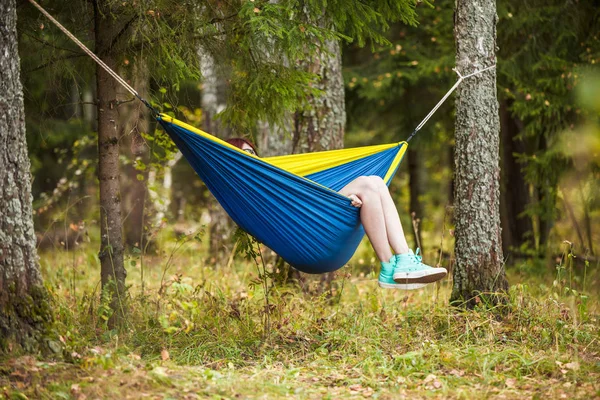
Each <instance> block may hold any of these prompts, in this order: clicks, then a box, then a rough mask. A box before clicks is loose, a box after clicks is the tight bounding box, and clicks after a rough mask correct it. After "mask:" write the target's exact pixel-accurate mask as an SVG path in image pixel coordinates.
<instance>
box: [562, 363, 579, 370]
mask: <svg viewBox="0 0 600 400" xmlns="http://www.w3.org/2000/svg"><path fill="white" fill-rule="evenodd" d="M565 367H567V369H572V370H573V371H577V370H578V369H579V363H578V362H577V361H573V362H570V363H567V364H565Z"/></svg>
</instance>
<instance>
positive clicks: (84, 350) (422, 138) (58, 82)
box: [0, 0, 600, 398]
mask: <svg viewBox="0 0 600 400" xmlns="http://www.w3.org/2000/svg"><path fill="white" fill-rule="evenodd" d="M174 4H175V3H169V2H164V3H163V2H157V3H151V2H144V1H138V2H135V1H133V2H106V4H105V7H106V8H105V9H104V10H103V9H102V7H99V8H94V7H92V6H91V5H90V3H88V2H79V1H77V2H61V1H57V2H52V4H43V5H44V6H45V7H47V8H48V10H49V11H50V12H51V14H53V15H54V16H56V17H57V18H58V19H59V20H60V21H62V22H63V23H64V24H65V25H66V26H67V28H68V29H70V30H71V31H72V32H73V33H74V34H75V35H76V36H77V37H79V38H80V39H81V40H83V41H84V42H86V43H89V44H90V47H92V48H93V47H94V46H93V45H92V44H94V42H95V41H96V42H95V43H96V46H98V43H100V44H101V43H102V41H100V42H98V38H97V37H95V36H94V34H95V32H96V34H97V32H99V29H104V33H107V37H108V39H107V40H109V41H110V42H111V45H110V46H109V47H107V49H110V51H109V50H105V52H106V53H105V54H108V55H109V56H110V57H111V59H112V61H113V66H114V68H115V70H116V71H117V72H118V73H119V74H121V75H122V76H124V77H125V78H126V79H127V80H128V81H129V82H130V83H131V84H132V85H133V86H134V87H135V88H136V89H137V90H138V91H139V92H140V93H141V94H142V95H143V96H144V97H146V98H147V99H148V100H150V102H151V104H152V105H153V106H154V107H156V108H158V109H160V110H162V111H163V112H166V113H172V114H173V115H175V116H176V117H178V118H181V119H183V120H186V121H187V122H189V123H190V124H192V125H196V126H199V127H203V129H205V130H207V131H208V132H210V133H213V134H216V135H218V136H220V137H231V136H246V137H249V138H251V139H252V140H253V141H254V142H256V143H257V144H258V147H259V150H260V152H261V154H264V155H275V154H287V153H292V152H306V151H316V150H322V149H329V148H338V147H341V146H342V145H343V146H344V147H353V146H362V145H369V144H381V143H391V142H394V141H400V140H405V139H406V138H407V137H408V136H409V135H410V133H411V132H412V131H413V129H414V128H415V127H416V126H417V124H418V123H419V122H420V121H421V119H422V118H423V117H424V116H425V115H426V114H427V113H428V112H429V110H430V109H431V108H432V107H433V106H434V105H435V104H436V103H437V101H438V100H439V99H440V98H441V97H442V96H443V95H444V94H445V93H446V91H447V90H448V89H449V88H450V87H451V86H452V85H453V84H454V82H455V80H456V74H455V73H454V72H453V70H452V68H453V67H454V65H455V43H454V35H453V29H454V18H453V16H454V2H449V1H437V2H433V3H426V2H423V3H413V2H378V1H377V2H373V4H372V5H371V6H370V7H366V6H365V8H364V9H360V8H356V9H352V10H353V11H352V12H349V11H348V8H346V7H347V4H346V3H344V2H331V3H330V4H329V5H328V6H327V12H323V8H322V7H319V6H322V5H321V4H320V3H319V2H306V3H305V5H304V8H303V9H302V10H303V12H304V14H297V15H296V16H297V18H296V19H294V18H290V16H291V15H292V14H291V13H292V11H290V10H291V9H292V4H294V2H283V1H282V2H260V1H258V0H257V1H250V2H243V3H237V2H206V3H205V4H197V5H196V4H193V3H190V4H188V3H177V4H178V5H174ZM353 4H354V3H353ZM357 4H360V3H358V2H357ZM390 4H391V6H390ZM115 9H118V10H117V11H115ZM94 10H95V11H96V13H94ZM99 11H100V14H103V15H111V18H109V19H112V25H110V26H108V27H107V26H103V25H102V24H101V23H100V24H99V23H98V12H99ZM296 11H297V10H296ZM17 12H18V24H19V25H18V28H17V32H18V35H19V36H18V37H19V55H20V58H21V80H22V82H23V86H24V94H25V98H24V99H25V112H26V114H25V115H26V125H27V144H28V151H29V156H30V159H31V164H32V165H31V173H32V176H33V183H32V185H33V188H32V190H33V201H34V222H35V229H36V235H37V237H38V251H39V254H40V267H41V270H42V276H43V277H44V279H45V282H46V286H47V287H48V288H49V290H50V292H51V294H52V296H53V298H54V300H53V301H54V303H53V304H54V305H55V306H56V318H57V328H56V330H55V334H54V336H53V338H52V339H49V342H48V343H49V347H50V348H52V347H55V348H56V349H57V350H56V354H55V355H54V356H52V357H50V358H48V357H47V356H46V357H45V358H42V359H40V360H37V359H32V358H28V357H21V358H11V359H7V362H6V363H5V367H3V368H4V369H3V371H4V372H5V373H4V374H3V378H0V383H2V384H5V386H4V395H5V396H6V397H10V396H17V395H23V396H30V398H38V397H40V396H46V397H47V398H56V396H63V397H65V398H69V397H72V398H85V397H86V396H89V397H91V398H94V396H96V397H98V396H99V397H101V398H103V397H106V396H109V395H111V396H114V395H116V394H121V393H125V392H127V391H128V390H131V389H132V388H135V389H136V390H138V391H139V393H140V396H141V393H147V394H149V395H153V396H159V398H160V396H163V397H165V398H166V397H168V396H172V397H175V398H177V397H181V398H183V397H184V396H190V398H194V397H192V396H195V395H196V396H203V395H215V396H224V397H234V396H235V395H236V394H239V395H241V396H243V397H246V396H259V394H261V393H264V394H265V395H267V396H273V397H276V396H284V395H290V396H299V397H318V396H326V395H330V396H332V397H339V396H344V395H347V396H352V395H363V396H365V397H371V396H381V397H386V396H394V394H396V395H397V394H398V393H401V394H403V395H404V396H425V395H434V396H435V395H437V396H442V397H448V396H450V397H461V396H470V395H472V394H473V393H484V394H486V395H487V396H491V397H493V396H508V397H511V396H512V397H520V396H523V395H528V396H542V395H550V396H552V397H562V396H563V395H565V396H569V397H589V396H590V395H591V396H593V395H598V393H599V392H598V391H599V390H600V387H598V383H597V381H598V377H599V369H600V364H599V363H600V358H599V351H600V348H599V343H598V295H599V287H600V286H599V285H598V279H599V278H600V275H599V272H598V271H599V266H600V264H599V263H600V258H599V256H598V251H600V250H599V247H600V232H599V231H598V230H597V229H596V227H597V226H599V224H598V223H599V222H600V185H599V182H600V158H599V154H600V119H599V114H600V100H599V99H600V97H598V95H597V93H600V72H599V70H598V67H597V64H598V63H600V42H599V35H600V11H599V7H598V4H597V2H595V1H587V2H586V1H577V2H559V1H552V2H547V1H546V2H541V1H501V2H499V3H498V4H497V14H498V24H497V46H498V52H497V57H498V59H497V63H498V64H497V67H496V72H497V85H498V101H499V103H500V121H501V149H500V150H501V151H500V155H501V165H500V167H501V197H500V212H501V222H502V247H503V254H504V259H505V268H506V271H507V275H508V280H509V283H510V284H511V289H510V292H509V294H508V295H507V296H508V300H507V303H505V306H503V307H492V308H491V309H488V308H486V307H483V306H482V307H479V308H478V307H475V309H474V310H471V311H468V312H464V313H461V312H456V311H453V310H452V309H451V308H449V307H448V305H447V304H448V298H449V295H450V291H451V288H452V282H451V280H450V279H448V280H447V281H444V282H442V283H440V284H438V285H430V286H431V287H429V288H428V289H427V290H423V291H418V292H394V291H391V292H390V291H388V292H381V291H377V290H376V289H375V282H374V280H375V279H376V276H377V272H378V263H377V262H376V257H375V255H374V253H373V251H372V249H371V248H370V246H369V245H368V243H365V244H364V245H362V246H361V247H360V248H359V251H358V252H357V254H356V255H355V256H354V258H353V259H352V260H351V261H350V262H349V266H347V267H345V268H344V269H342V270H341V271H340V272H339V273H338V274H336V275H329V276H328V277H326V278H320V277H317V278H315V277H309V276H306V275H301V274H295V273H293V272H292V271H290V270H289V269H287V268H285V266H283V265H281V263H278V260H277V259H276V258H275V257H274V256H273V255H272V254H270V252H268V251H265V249H260V250H257V249H256V247H253V246H254V245H253V244H252V243H248V242H245V241H243V240H242V241H240V240H241V239H240V238H241V237H242V236H241V235H239V234H235V227H234V226H233V225H232V224H231V223H230V222H228V220H227V218H226V217H225V216H224V215H223V213H222V211H221V210H220V208H219V206H218V205H217V204H215V201H214V200H213V199H212V197H211V195H210V193H209V192H208V191H207V190H206V188H205V187H204V185H203V183H202V182H201V181H200V180H199V179H198V178H197V177H196V176H195V173H194V172H193V170H192V169H191V168H190V166H189V165H188V164H187V163H186V161H185V159H183V158H182V157H181V155H180V154H179V153H178V152H177V151H176V149H175V148H174V147H173V145H172V143H171V142H170V140H169V139H168V137H167V136H166V135H165V133H164V132H163V131H161V130H160V128H159V127H157V126H156V123H155V122H153V120H152V117H151V115H150V113H149V112H148V111H147V110H146V109H145V107H144V106H143V104H141V103H139V102H138V101H137V100H135V99H133V98H131V96H130V95H128V94H127V93H126V92H119V93H118V96H119V97H118V98H119V99H121V102H120V104H118V115H117V117H118V120H117V121H116V125H117V127H118V129H119V147H120V153H119V162H120V166H121V173H120V176H119V179H120V187H121V193H120V199H121V202H120V203H121V204H120V211H121V214H122V218H123V221H122V226H123V243H124V249H123V251H124V253H123V254H124V258H125V261H126V262H125V266H126V269H127V279H126V280H125V282H126V289H127V293H128V295H127V296H128V299H129V301H128V306H127V307H128V310H127V312H125V313H124V314H125V315H124V316H123V320H124V321H125V322H124V324H125V325H124V326H125V328H123V327H120V328H119V327H114V326H112V325H111V324H110V321H111V319H112V318H113V317H114V307H111V305H112V303H111V302H112V299H111V297H110V295H104V294H102V293H104V292H101V290H100V288H99V282H100V270H101V266H100V264H101V261H100V258H99V255H98V251H99V249H101V245H100V242H101V238H100V222H99V221H100V220H101V216H100V206H99V200H98V199H99V186H98V180H97V174H98V172H97V168H98V154H97V132H98V119H97V112H98V103H97V100H96V99H97V98H98V93H97V90H98V89H97V88H98V86H97V82H96V66H95V65H94V64H93V62H92V61H91V60H90V59H89V58H88V57H87V56H85V55H84V54H83V53H81V52H80V51H79V50H78V49H77V48H76V47H75V46H74V45H73V44H72V43H71V42H70V41H69V40H68V38H66V37H65V36H64V35H63V34H62V33H61V32H59V31H58V30H57V29H56V28H55V27H54V26H51V25H50V24H49V22H48V21H47V20H46V19H45V18H44V17H43V16H41V15H40V14H39V12H38V11H37V10H35V9H34V8H33V7H31V5H29V4H28V3H26V2H19V3H18V11H17ZM298 15H299V16H298ZM259 39H262V41H260V40H259ZM257 40H259V42H258V43H257ZM291 60H296V61H295V62H291ZM274 76H276V77H277V79H274ZM317 77H321V78H323V79H317ZM336 79H337V80H338V81H337V82H336ZM336 85H337V86H336ZM118 90H120V89H118ZM217 114H218V116H217V117H216V118H215V116H216V115H217ZM454 120H455V114H454V105H453V102H452V100H451V99H450V100H449V101H448V102H447V103H445V104H444V105H443V106H442V108H440V109H439V110H438V111H437V113H436V114H434V116H433V118H432V119H431V120H430V121H429V123H428V124H427V125H425V127H424V128H423V129H422V130H421V131H420V132H419V133H418V135H417V136H416V137H415V139H414V140H413V141H411V143H410V147H409V151H408V152H407V155H406V158H405V160H404V163H403V164H402V165H401V168H400V170H399V172H398V175H397V176H396V178H395V179H394V181H393V183H392V185H391V192H392V194H393V196H394V197H395V199H396V204H397V205H398V208H399V210H400V212H401V218H402V222H403V225H404V227H405V230H406V232H407V234H408V233H409V232H411V234H412V237H411V240H410V242H411V244H412V245H414V247H417V243H418V246H419V247H420V248H421V249H422V251H423V252H424V255H425V256H424V257H425V260H426V261H427V260H433V261H432V262H431V263H432V264H433V263H439V264H441V265H442V266H444V267H446V268H448V269H449V270H452V268H453V263H454V259H453V257H454V250H453V249H454V241H453V213H452V211H453V208H452V206H453V203H454V198H453V196H454V186H453V168H454ZM261 251H262V253H261ZM240 252H241V253H245V255H246V256H248V255H249V256H250V257H249V258H250V261H248V260H245V259H244V257H241V256H240V255H239V254H238V253H240ZM241 255H242V256H243V255H244V254H241ZM246 258H247V257H246ZM257 260H258V262H257V263H256V264H255V261H257ZM498 308H501V309H502V310H499V309H498ZM375 332H377V333H375ZM53 358H57V359H61V361H60V362H57V361H48V360H49V359H53ZM98 371H101V372H99V373H98ZM117 372H119V373H120V372H123V373H125V374H127V375H125V376H126V378H123V376H121V377H117V376H115V375H119V373H117ZM127 377H128V378H127ZM2 379H4V380H2ZM239 379H246V380H247V381H246V383H245V384H244V385H241V386H240V387H236V386H235V384H234V382H236V381H237V380H239ZM199 388H201V389H199ZM183 393H185V394H183ZM130 395H131V396H133V397H134V398H135V396H137V395H135V394H131V393H130ZM15 398H18V397H15Z"/></svg>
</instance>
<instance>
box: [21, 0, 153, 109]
mask: <svg viewBox="0 0 600 400" xmlns="http://www.w3.org/2000/svg"><path fill="white" fill-rule="evenodd" d="M29 2H30V3H31V4H33V5H34V6H35V8H37V9H38V10H39V11H40V12H41V13H42V14H44V15H45V16H46V17H47V18H48V19H49V20H50V21H52V23H53V24H54V25H56V26H57V27H58V29H60V30H61V31H62V32H63V33H64V34H65V35H67V37H68V38H69V39H71V40H72V41H73V42H75V44H76V45H77V46H79V48H81V50H83V51H84V52H85V53H86V54H87V55H88V56H90V57H91V58H92V59H93V60H94V61H96V63H98V65H100V66H101V67H102V68H103V69H104V70H105V71H106V72H108V74H109V75H110V76H112V77H113V78H114V79H115V80H116V81H117V82H119V83H120V84H121V85H122V86H123V87H124V88H125V89H126V90H127V91H128V92H129V93H131V94H132V95H134V96H135V97H137V98H138V100H140V101H141V102H142V103H144V105H145V106H146V107H148V109H150V111H151V112H152V114H153V115H154V116H158V115H160V113H159V112H158V110H157V109H155V108H154V107H152V105H151V104H150V103H149V102H148V101H147V100H146V99H144V98H143V97H142V96H140V94H139V93H138V92H137V90H135V89H134V88H133V87H132V86H131V85H130V84H128V83H127V81H125V79H123V78H121V76H119V74H117V73H116V72H115V71H113V70H112V69H111V68H110V67H109V66H108V65H106V63H105V62H104V61H102V60H101V59H100V57H98V56H97V55H96V54H94V52H93V51H91V50H90V49H89V48H88V47H87V46H86V45H84V44H83V43H81V41H80V40H79V39H77V37H76V36H75V35H73V34H72V33H71V32H69V30H68V29H67V28H65V27H64V26H63V25H62V24H61V23H60V22H58V21H57V20H56V19H54V17H53V16H52V15H50V13H48V12H47V11H46V10H45V9H44V8H43V7H42V6H40V5H39V4H38V3H36V2H35V1H34V0H29Z"/></svg>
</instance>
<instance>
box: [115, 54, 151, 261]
mask: <svg viewBox="0 0 600 400" xmlns="http://www.w3.org/2000/svg"><path fill="white" fill-rule="evenodd" d="M132 64H133V65H131V64H130V68H133V71H132V72H131V75H132V79H131V81H132V82H133V87H135V88H136V90H137V91H138V93H139V94H140V96H142V97H143V98H148V90H147V87H148V79H149V75H148V69H147V66H146V61H145V60H144V59H143V58H141V57H139V58H136V59H135V60H134V61H133V63H132ZM121 92H122V93H123V96H125V97H128V96H129V97H131V95H130V94H129V93H128V92H125V91H124V90H121ZM122 114H123V116H124V118H123V119H122V126H123V134H122V137H123V138H124V139H125V142H126V143H127V144H128V147H129V154H127V157H129V159H130V160H131V164H129V165H127V166H126V168H125V169H126V173H125V174H123V176H124V177H126V180H127V184H125V185H124V186H123V188H124V190H123V201H122V212H123V213H124V215H126V219H125V221H124V226H123V228H124V232H125V243H127V245H128V246H130V247H137V248H140V249H142V250H143V249H144V248H145V246H146V244H147V235H148V228H149V225H150V224H149V223H148V222H149V221H147V220H146V219H145V218H144V216H145V215H148V214H149V213H148V212H147V210H146V208H147V207H148V206H149V205H151V202H148V204H146V198H147V196H148V188H147V181H148V169H147V166H148V163H149V149H148V146H147V145H146V142H145V140H144V138H143V137H142V133H145V134H148V133H149V130H150V120H149V112H148V108H147V107H146V106H144V105H143V104H142V103H141V102H139V101H135V102H133V103H128V104H127V107H124V110H123V112H122ZM124 147H125V146H124ZM138 161H139V162H140V163H141V165H144V166H145V167H144V168H142V169H138V168H137V167H136V165H137V163H138Z"/></svg>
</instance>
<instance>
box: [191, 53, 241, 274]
mask: <svg viewBox="0 0 600 400" xmlns="http://www.w3.org/2000/svg"><path fill="white" fill-rule="evenodd" d="M198 55H199V57H200V70H201V71H202V101H201V104H202V129H203V130H205V131H206V132H208V133H210V134H211V135H215V136H217V137H219V138H221V139H224V140H225V139H228V138H229V134H230V132H229V131H228V130H227V129H225V128H224V127H223V126H222V124H220V123H219V121H217V120H216V119H215V115H216V114H217V113H219V112H220V111H221V110H223V108H225V88H224V82H223V81H222V79H220V77H219V76H218V75H217V71H216V66H215V61H214V59H213V57H212V56H211V55H210V54H209V53H208V52H207V51H205V50H204V49H200V50H199V51H198ZM209 213H210V243H209V254H210V260H211V262H213V263H215V264H221V263H222V262H224V261H225V260H227V259H228V258H229V255H230V253H231V251H232V249H233V243H232V242H231V236H232V234H233V231H234V224H233V221H232V220H231V218H229V215H227V213H226V212H225V210H224V209H223V207H221V205H220V204H219V203H218V202H217V201H216V200H214V199H213V198H211V202H210V205H209Z"/></svg>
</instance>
